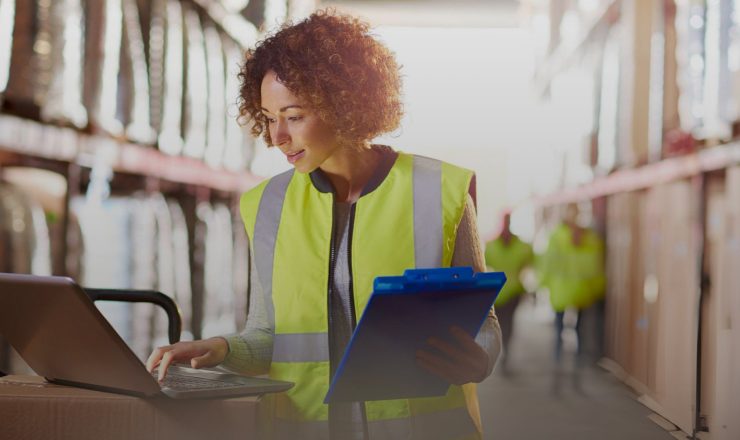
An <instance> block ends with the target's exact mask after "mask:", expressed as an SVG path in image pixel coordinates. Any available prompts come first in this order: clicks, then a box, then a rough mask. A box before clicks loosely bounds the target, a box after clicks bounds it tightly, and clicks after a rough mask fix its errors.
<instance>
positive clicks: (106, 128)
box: [0, 0, 285, 172]
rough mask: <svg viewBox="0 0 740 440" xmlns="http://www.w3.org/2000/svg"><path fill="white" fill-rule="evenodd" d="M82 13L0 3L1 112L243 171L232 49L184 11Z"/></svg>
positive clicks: (117, 7) (32, 3)
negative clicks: (0, 38) (153, 147)
mask: <svg viewBox="0 0 740 440" xmlns="http://www.w3.org/2000/svg"><path fill="white" fill-rule="evenodd" d="M88 3H89V4H88ZM88 3H85V7H84V8H83V7H82V2H81V1H80V0H63V1H59V2H46V1H38V0H17V1H10V2H2V5H1V6H0V24H7V26H1V27H2V30H0V35H4V38H2V42H1V43H0V104H1V105H2V108H1V109H0V112H10V113H14V114H18V115H21V116H23V117H28V118H31V119H36V120H41V121H44V122H51V123H55V124H60V125H66V126H71V127H76V128H78V129H84V130H87V131H89V132H92V133H94V134H101V135H104V136H109V137H113V138H115V139H118V140H121V141H127V142H132V143H137V144H141V145H146V146H154V145H156V146H157V148H159V150H160V151H162V152H164V153H166V154H168V155H184V156H187V157H190V158H194V159H197V160H201V161H204V162H205V163H206V164H207V165H209V166H210V167H212V168H215V169H220V168H227V169H228V170H230V171H236V172H240V171H245V170H247V169H248V167H249V161H250V159H251V156H252V155H253V153H252V150H253V148H254V143H253V141H252V140H251V138H250V137H249V136H245V130H246V129H245V128H244V127H241V126H240V125H238V123H237V121H236V117H237V113H238V112H237V111H236V102H237V97H238V79H237V78H236V76H235V74H236V71H235V67H238V65H239V62H240V60H241V50H240V46H239V43H237V42H236V41H234V40H233V39H232V38H231V37H230V36H228V35H227V34H226V33H225V32H223V31H221V29H220V28H219V27H218V25H217V24H216V23H215V22H214V21H213V20H212V19H211V18H210V17H209V16H208V15H206V14H204V13H202V9H201V8H200V7H198V6H197V5H195V4H194V3H192V2H189V1H180V0H157V1H153V2H149V3H142V2H137V1H136V0H101V1H98V2H88ZM267 6H268V5H265V4H262V5H261V6H254V7H257V8H258V9H260V8H262V9H264V8H266V7H267ZM283 9H285V8H283ZM284 12H285V11H284ZM259 16H260V19H261V20H263V19H264V16H265V14H264V12H263V13H260V14H259ZM283 18H284V16H283ZM242 25H243V26H252V27H253V28H254V25H250V24H249V22H248V21H246V20H243V23H242ZM93 147H94V146H93Z"/></svg>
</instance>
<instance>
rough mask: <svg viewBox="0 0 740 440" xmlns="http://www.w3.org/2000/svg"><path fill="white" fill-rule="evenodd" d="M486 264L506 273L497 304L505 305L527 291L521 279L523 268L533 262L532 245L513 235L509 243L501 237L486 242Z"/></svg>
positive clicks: (492, 268)
mask: <svg viewBox="0 0 740 440" xmlns="http://www.w3.org/2000/svg"><path fill="white" fill-rule="evenodd" d="M485 257H486V266H488V267H489V268H490V269H491V270H495V271H503V272H504V273H506V284H504V287H503V288H502V289H501V292H499V294H498V297H496V306H497V307H498V306H503V305H504V304H506V303H508V302H509V301H511V300H512V299H514V298H516V297H517V296H519V295H520V294H522V293H524V292H525V289H524V286H523V285H522V281H521V279H520V275H521V272H522V269H524V268H525V267H527V266H529V265H530V264H532V262H533V261H534V254H533V253H532V246H530V245H529V244H527V243H525V242H523V241H521V240H520V239H519V237H517V236H516V235H512V237H511V240H510V241H509V244H508V245H507V244H506V243H504V240H503V238H501V237H499V238H497V239H495V240H492V241H490V242H488V243H486V250H485Z"/></svg>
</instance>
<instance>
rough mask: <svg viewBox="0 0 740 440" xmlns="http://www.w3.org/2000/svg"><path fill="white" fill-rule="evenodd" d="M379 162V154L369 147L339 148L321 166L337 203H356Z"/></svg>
mask: <svg viewBox="0 0 740 440" xmlns="http://www.w3.org/2000/svg"><path fill="white" fill-rule="evenodd" d="M379 161H380V154H378V152H377V151H375V150H374V149H373V148H371V147H370V146H367V147H363V148H347V147H344V148H340V149H338V150H337V151H336V152H335V153H334V154H333V155H332V156H331V157H330V158H329V159H328V160H327V161H326V162H324V163H323V164H322V165H321V171H323V172H324V174H326V176H327V177H328V179H329V181H330V182H331V185H332V187H334V193H335V194H336V200H337V201H338V202H350V203H352V202H356V201H357V200H358V199H359V198H360V195H362V190H363V188H365V185H366V184H367V182H368V181H369V180H370V178H371V177H372V175H373V173H374V172H375V169H376V168H377V166H378V162H379Z"/></svg>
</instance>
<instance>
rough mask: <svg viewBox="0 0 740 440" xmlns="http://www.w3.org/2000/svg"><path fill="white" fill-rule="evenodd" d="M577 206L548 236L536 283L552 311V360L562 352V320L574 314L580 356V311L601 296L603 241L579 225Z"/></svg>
mask: <svg viewBox="0 0 740 440" xmlns="http://www.w3.org/2000/svg"><path fill="white" fill-rule="evenodd" d="M578 212H579V211H578V206H577V205H576V204H569V205H567V206H566V209H565V215H564V219H563V222H562V223H560V224H559V225H558V226H557V227H556V228H555V230H554V231H553V232H552V234H551V235H550V240H549V242H548V245H547V250H546V252H545V253H544V255H543V256H542V259H541V261H540V262H539V263H538V266H539V268H538V269H539V270H538V271H539V282H540V285H541V286H542V287H546V288H547V289H548V290H549V292H550V303H551V304H552V307H553V309H554V310H555V333H556V334H555V359H556V360H557V361H558V362H559V361H560V358H561V352H562V346H563V343H562V332H563V317H564V314H565V310H566V309H572V310H574V311H575V313H576V316H577V317H576V325H575V331H576V334H577V336H578V350H579V353H580V349H581V348H582V347H581V338H580V323H581V320H580V311H581V310H583V309H585V308H587V307H589V306H591V305H592V304H593V303H594V302H596V301H598V300H600V299H601V298H602V297H603V296H604V289H605V286H606V279H605V274H604V242H603V241H602V239H601V238H600V237H599V236H598V235H597V234H596V232H595V231H593V230H592V229H589V228H585V227H583V226H580V225H579V224H578Z"/></svg>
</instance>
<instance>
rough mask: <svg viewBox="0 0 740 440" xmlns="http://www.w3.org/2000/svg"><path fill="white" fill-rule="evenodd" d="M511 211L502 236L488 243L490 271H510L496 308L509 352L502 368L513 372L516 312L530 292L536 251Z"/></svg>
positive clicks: (503, 222)
mask: <svg viewBox="0 0 740 440" xmlns="http://www.w3.org/2000/svg"><path fill="white" fill-rule="evenodd" d="M510 223H511V213H510V212H508V211H507V212H504V213H503V215H502V216H501V226H500V232H499V234H498V236H497V237H496V238H495V239H494V240H492V241H489V242H488V243H486V249H485V257H486V266H487V267H488V270H494V271H503V272H505V273H506V284H505V285H504V287H503V289H501V292H500V293H499V296H498V298H496V303H495V308H496V314H497V316H498V320H499V324H500V325H501V334H502V341H503V343H504V347H505V351H504V352H503V356H502V359H501V371H502V372H503V373H504V375H508V374H509V373H510V370H509V361H508V359H509V355H508V347H509V346H510V345H509V341H510V339H511V335H512V332H513V329H514V312H515V311H516V307H517V305H518V304H519V300H520V298H521V295H522V294H523V293H525V292H526V288H525V287H524V284H523V283H522V275H523V272H524V271H525V269H527V268H528V267H531V266H532V263H533V261H534V254H533V252H532V246H530V245H529V244H528V243H525V242H524V241H522V240H521V239H520V238H519V237H518V236H516V235H515V234H513V233H512V232H511V229H510Z"/></svg>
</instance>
